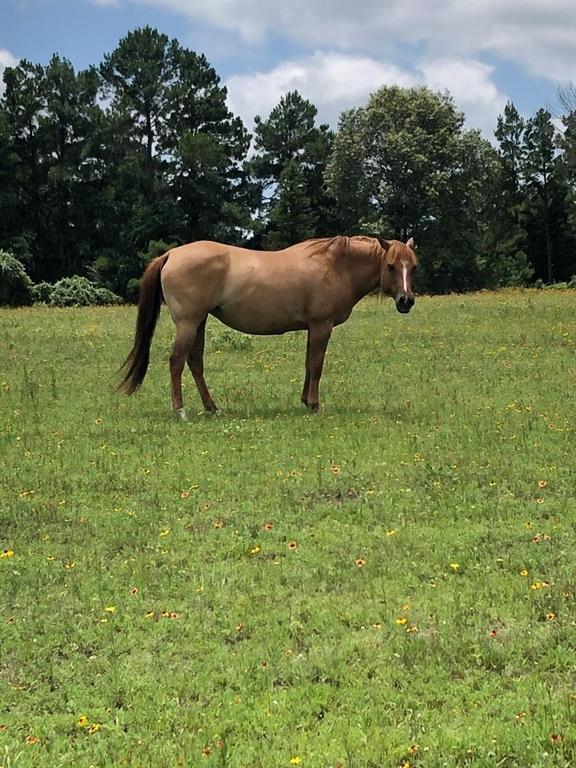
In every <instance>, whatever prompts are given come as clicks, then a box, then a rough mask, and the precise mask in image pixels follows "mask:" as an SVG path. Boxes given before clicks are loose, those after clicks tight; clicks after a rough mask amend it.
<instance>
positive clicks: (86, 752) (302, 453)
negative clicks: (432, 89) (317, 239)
mask: <svg viewBox="0 0 576 768" xmlns="http://www.w3.org/2000/svg"><path fill="white" fill-rule="evenodd" d="M575 297H576V295H575V294H574V293H570V292H569V291H562V292H558V291H553V290H546V291H514V292H508V291H505V292H499V293H498V294H497V295H494V294H491V293H487V292H482V293H480V294H475V295H469V296H465V297H462V296H445V297H434V298H427V297H424V298H419V299H418V300H417V303H416V307H415V309H414V310H413V311H412V313H411V314H410V315H409V316H408V317H401V316H400V315H398V313H396V311H395V309H394V308H393V305H392V302H386V303H382V302H377V301H374V300H368V301H365V302H363V303H362V304H361V305H360V307H358V310H357V311H355V312H354V314H353V316H352V318H351V319H350V321H349V322H348V323H347V324H345V325H344V326H342V327H341V328H340V329H338V330H337V332H336V333H335V334H334V337H333V340H332V342H331V346H330V350H329V355H328V359H327V361H326V371H325V376H324V379H323V386H324V398H323V402H324V403H325V409H324V411H323V412H321V413H319V414H317V415H309V414H308V413H307V412H306V411H305V409H303V407H302V406H301V405H300V403H299V391H300V385H301V383H302V382H301V378H300V377H301V376H303V356H304V350H305V339H304V338H303V335H302V334H286V335H285V336H281V337H277V338H273V339H272V338H265V337H254V338H252V339H251V341H252V344H253V346H252V349H247V350H245V351H240V350H238V349H235V348H234V349H230V348H229V347H228V345H226V344H217V349H216V348H215V347H214V346H213V345H212V342H211V339H210V336H209V338H208V345H207V357H206V361H207V366H206V367H207V376H209V383H210V385H211V386H212V387H213V388H214V389H215V390H216V393H217V395H218V401H219V402H220V403H221V405H223V407H224V409H225V410H224V415H222V416H221V417H220V418H212V417H207V416H202V415H198V416H197V417H194V419H193V421H192V422H191V423H189V424H187V425H183V424H179V423H177V422H175V421H174V420H173V419H172V417H171V415H170V407H169V398H168V386H167V384H168V366H167V357H168V350H169V346H170V343H171V341H172V339H173V327H172V323H171V320H170V318H169V316H168V313H167V312H166V311H165V310H164V311H163V312H162V315H161V320H160V323H159V328H158V336H157V338H156V339H155V342H154V346H153V349H152V359H151V366H150V371H149V378H147V379H146V382H145V385H144V388H143V390H142V391H141V393H139V394H138V395H137V396H135V397H133V398H131V399H128V398H125V397H120V396H118V395H116V394H115V393H114V392H113V390H112V388H111V387H109V386H108V382H109V379H110V376H111V375H112V373H113V372H114V371H115V370H117V368H118V365H119V362H120V361H121V360H122V359H123V357H124V356H125V354H126V351H127V349H128V348H129V346H130V343H131V338H132V333H133V327H134V317H135V311H134V308H126V307H117V308H116V307H114V308H107V309H98V308H88V309H68V310H62V311H59V312H57V313H55V312H54V310H52V309H50V308H47V307H33V308H32V309H25V310H16V311H14V310H8V311H4V312H3V317H2V343H1V344H0V391H1V392H2V404H3V418H2V451H0V475H1V477H2V482H1V483H0V555H3V556H2V557H0V584H1V590H2V613H3V615H2V663H1V664H0V685H1V690H2V703H3V711H2V720H1V722H2V734H1V735H2V760H3V762H4V764H5V765H6V766H9V765H14V766H18V768H37V767H38V766H58V765H62V766H65V765H74V766H75V768H88V767H89V766H90V765H97V766H105V765H106V766H120V765H123V764H127V765H134V766H140V765H141V766H154V768H156V766H158V767H159V766H177V765H178V764H179V763H180V764H183V765H192V766H196V765H198V766H200V765H205V766H206V768H211V767H212V766H227V768H244V767H245V766H258V765H263V766H274V767H276V766H279V767H281V766H286V767H287V768H289V766H290V765H297V764H300V765H301V768H316V767H317V766H318V767H320V766H336V765H337V764H338V763H341V764H342V765H343V766H357V767H361V768H367V767H368V766H371V767H376V766H377V767H378V768H380V767H383V766H386V767H388V766H391V767H393V768H396V767H399V766H401V765H403V764H404V765H406V763H409V764H410V765H411V766H414V767H416V766H422V768H440V767H441V766H444V765H448V766H450V768H486V766H495V765H498V764H499V763H500V764H501V765H503V766H504V765H508V766H514V767H515V768H526V766H530V767H531V768H551V767H552V766H554V768H569V766H573V765H575V764H576V743H575V734H574V702H573V699H572V695H573V693H574V690H575V683H576V679H575V671H574V657H575V653H576V644H575V636H574V623H575V622H576V603H575V601H574V585H575V583H576V561H575V559H574V557H571V556H570V552H572V550H573V541H574V529H575V525H576V510H575V506H574V504H573V496H574V467H573V462H572V461H570V460H569V457H570V456H571V455H573V442H574V429H575V428H576V424H575V416H574V406H573V402H572V400H571V399H570V398H569V397H567V394H566V393H567V388H566V382H567V381H572V380H574V376H575V373H576V371H575V363H574V360H575V357H574V342H575V339H576V301H575ZM211 328H212V329H214V331H218V332H219V331H220V330H222V331H224V330H225V329H224V328H223V327H222V326H220V325H216V323H212V322H211V321H210V323H209V330H210V329H211ZM229 333H231V332H229ZM235 336H236V337H237V338H238V339H243V338H244V339H250V338H251V337H248V336H242V335H241V334H235ZM216 343H217V340H216ZM187 390H188V392H189V397H190V398H193V397H194V398H195V397H196V392H195V391H194V388H193V384H192V381H191V377H190V375H189V374H188V381H187ZM196 403H197V404H198V410H200V403H199V401H198V400H196ZM291 542H294V543H295V545H296V546H295V547H294V546H292V548H291V547H290V543H291ZM10 553H11V554H10ZM296 758H299V761H300V762H299V763H298V761H296ZM291 761H294V762H292V763H291Z"/></svg>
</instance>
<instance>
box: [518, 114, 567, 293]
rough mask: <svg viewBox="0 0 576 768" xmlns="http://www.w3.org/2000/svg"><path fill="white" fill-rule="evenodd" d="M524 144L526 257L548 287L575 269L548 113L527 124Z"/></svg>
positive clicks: (564, 191) (564, 194)
mask: <svg viewBox="0 0 576 768" xmlns="http://www.w3.org/2000/svg"><path fill="white" fill-rule="evenodd" d="M524 142H525V147H526V164H525V180H526V187H527V195H528V209H527V231H528V247H529V256H530V259H531V261H532V263H533V265H534V269H535V271H536V275H537V276H538V277H540V278H542V279H544V280H546V281H547V282H549V283H551V282H553V281H554V280H555V279H556V280H562V279H568V278H570V276H571V275H572V274H573V270H574V269H575V267H576V263H575V261H576V260H575V256H574V233H573V232H571V228H570V226H569V207H568V206H569V195H568V186H567V181H566V176H565V174H564V173H563V167H562V162H561V159H560V158H559V157H558V155H557V149H556V131H555V129H554V125H553V123H552V119H551V115H550V112H548V111H547V110H545V109H539V110H538V112H537V113H536V115H535V116H534V117H533V118H531V119H530V120H528V122H527V125H526V133H525V137H524Z"/></svg>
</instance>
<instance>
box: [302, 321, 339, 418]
mask: <svg viewBox="0 0 576 768" xmlns="http://www.w3.org/2000/svg"><path fill="white" fill-rule="evenodd" d="M333 327H334V323H333V322H332V320H324V321H322V322H318V323H310V326H309V328H308V352H307V355H306V357H307V374H306V375H307V378H308V377H309V383H308V398H307V401H306V405H307V407H308V408H310V410H311V411H317V410H318V409H319V408H320V401H319V399H318V387H319V384H320V377H321V376H322V367H323V365H324V356H325V354H326V347H327V346H328V342H329V341H330V336H331V334H332V328H333Z"/></svg>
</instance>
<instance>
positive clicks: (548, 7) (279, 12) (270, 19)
mask: <svg viewBox="0 0 576 768" xmlns="http://www.w3.org/2000/svg"><path fill="white" fill-rule="evenodd" d="M142 1H143V0H140V2H142ZM147 2H152V3H153V4H155V5H157V6H162V7H165V8H170V9H172V10H174V11H177V12H180V13H182V14H183V15H185V16H187V17H188V18H189V19H191V20H202V21H204V22H207V23H208V24H210V25H212V26H214V27H215V28H218V29H221V30H227V31H229V32H230V31H234V32H235V33H236V34H238V35H239V36H240V37H241V38H242V40H243V41H244V42H245V43H248V44H252V45H253V44H258V43H261V42H263V41H264V40H265V39H272V38H277V39H280V40H289V41H290V42H291V43H293V44H296V45H298V46H299V47H300V48H301V49H306V48H307V49H309V50H310V49H312V50H314V49H316V48H321V49H323V50H328V49H331V50H339V51H348V52H352V53H355V54H358V53H359V52H361V53H362V54H363V55H369V56H372V57H375V58H380V57H381V56H384V57H386V58H391V56H390V55H389V54H390V52H391V51H396V52H401V50H402V47H403V46H405V45H406V44H410V43H417V44H418V45H419V46H422V47H423V49H424V51H425V54H426V55H427V56H429V57H432V58H441V57H444V56H446V54H447V52H449V55H450V56H455V57H457V58H459V59H460V58H472V57H475V56H477V55H479V54H481V53H490V54H496V55H497V56H499V57H502V58H505V59H510V60H513V61H515V62H516V63H518V64H519V65H521V66H522V67H523V68H524V69H526V70H527V71H528V72H530V73H531V74H534V75H537V76H539V77H543V78H547V79H549V80H552V81H553V82H566V81H568V80H570V79H572V80H574V79H575V77H576V3H574V2H573V0H546V2H544V0H499V1H496V2H495V0H473V1H472V0H387V2H381V3H375V2H371V1H370V0H323V1H322V2H314V1H313V0H291V2H284V3H280V2H262V1H261V0H195V2H189V0H147Z"/></svg>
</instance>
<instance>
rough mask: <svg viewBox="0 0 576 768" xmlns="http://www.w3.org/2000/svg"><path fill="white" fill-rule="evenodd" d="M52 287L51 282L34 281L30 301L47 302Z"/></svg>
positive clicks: (35, 302) (36, 302) (48, 301)
mask: <svg viewBox="0 0 576 768" xmlns="http://www.w3.org/2000/svg"><path fill="white" fill-rule="evenodd" d="M53 288H54V286H53V285H52V283H47V282H45V281H42V282H41V283H36V284H35V285H34V286H33V288H32V301H33V302H34V304H49V303H50V294H51V293H52V289H53Z"/></svg>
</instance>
